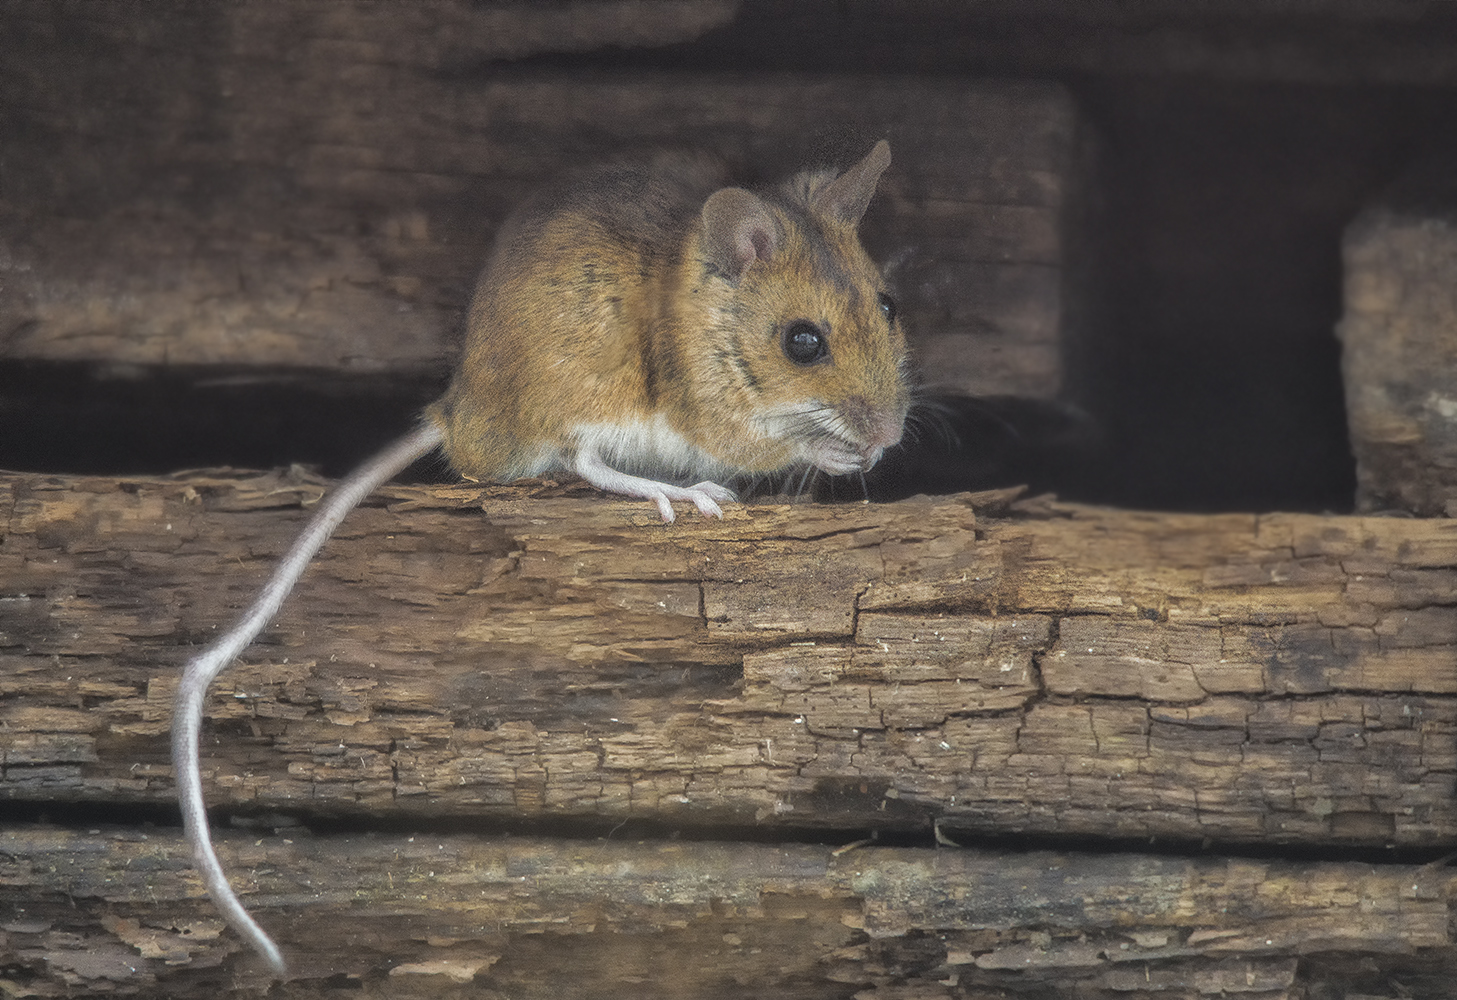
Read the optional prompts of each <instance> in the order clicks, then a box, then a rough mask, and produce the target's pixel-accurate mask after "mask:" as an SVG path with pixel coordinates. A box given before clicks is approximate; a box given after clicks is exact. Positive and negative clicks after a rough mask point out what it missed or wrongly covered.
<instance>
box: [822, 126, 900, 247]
mask: <svg viewBox="0 0 1457 1000" xmlns="http://www.w3.org/2000/svg"><path fill="white" fill-rule="evenodd" d="M888 166H890V143H888V142H886V141H885V140H884V139H881V140H880V141H879V142H877V143H876V144H875V148H874V149H872V150H871V151H870V152H869V154H868V155H866V157H865V159H863V160H861V161H860V162H859V163H857V164H855V165H854V166H853V167H851V168H850V169H849V170H847V171H845V172H844V173H843V174H841V175H840V176H839V177H836V178H835V179H834V180H833V181H831V182H830V183H829V184H827V185H825V186H824V187H823V188H821V189H820V190H819V191H818V192H816V193H815V196H814V198H813V199H811V200H810V208H811V209H813V210H814V211H815V212H816V213H817V214H819V215H825V216H829V217H830V218H832V219H837V220H839V221H840V222H844V223H847V224H849V225H852V226H858V225H860V220H861V219H862V218H864V216H865V210H866V209H867V208H869V207H870V199H871V198H872V197H873V196H874V195H875V185H876V184H878V183H879V182H880V175H881V174H883V173H885V168H886V167H888Z"/></svg>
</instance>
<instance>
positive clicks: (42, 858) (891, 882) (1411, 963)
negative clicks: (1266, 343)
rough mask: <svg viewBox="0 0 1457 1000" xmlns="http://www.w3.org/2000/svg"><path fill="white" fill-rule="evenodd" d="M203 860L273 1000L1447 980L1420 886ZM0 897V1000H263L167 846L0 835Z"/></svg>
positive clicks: (971, 860) (1069, 860) (572, 860)
mask: <svg viewBox="0 0 1457 1000" xmlns="http://www.w3.org/2000/svg"><path fill="white" fill-rule="evenodd" d="M219 851H220V854H221V856H222V859H223V862H224V864H225V865H226V866H227V867H228V868H229V869H230V870H232V871H234V872H237V873H239V876H238V877H236V878H235V882H236V884H238V886H239V888H240V889H241V890H242V891H243V892H244V894H245V898H246V900H247V901H248V903H249V905H250V906H251V907H252V908H253V909H254V911H255V912H256V913H257V914H258V916H259V917H260V919H261V920H262V921H263V923H264V924H265V925H266V926H268V927H270V928H272V929H273V930H275V931H276V932H277V933H278V935H279V939H280V942H281V944H282V945H283V947H284V950H285V952H286V953H287V954H288V956H289V960H290V963H291V966H292V967H291V970H290V978H289V979H288V981H287V982H285V983H283V984H281V985H278V986H275V987H274V989H273V990H272V991H270V992H269V993H268V995H269V996H274V997H297V998H302V997H325V996H339V995H344V994H341V993H340V992H338V991H339V990H340V988H341V987H345V986H347V987H348V991H347V995H348V996H351V997H356V998H364V1000H368V998H374V997H401V996H404V997H415V996H422V997H423V996H430V997H438V996H450V997H455V996H460V997H465V996H471V997H479V996H489V997H498V996H511V997H552V998H576V997H584V998H585V997H602V996H624V995H630V996H635V997H642V998H649V1000H651V998H657V997H663V998H667V997H678V998H682V997H722V998H727V997H742V996H756V997H766V998H780V997H783V998H789V997H796V998H804V997H837V998H849V997H851V996H854V997H856V998H860V1000H915V998H922V1000H937V998H940V1000H951V998H985V997H992V996H995V997H1000V998H1005V1000H1016V998H1027V1000H1031V998H1037V1000H1041V998H1045V997H1046V996H1048V995H1049V992H1048V991H1049V990H1052V991H1055V992H1053V993H1052V994H1051V995H1056V996H1076V997H1078V998H1081V1000H1113V998H1115V997H1116V998H1120V1000H1128V998H1136V997H1149V998H1159V1000H1169V998H1171V997H1172V998H1183V1000H1197V998H1200V997H1223V996H1229V995H1236V996H1239V997H1242V998H1247V1000H1277V998H1278V1000H1297V998H1304V997H1309V996H1337V995H1339V996H1348V995H1350V994H1349V993H1345V992H1340V993H1333V992H1323V991H1325V990H1330V989H1333V988H1335V987H1337V986H1339V987H1344V988H1346V989H1350V988H1353V987H1355V986H1357V985H1359V984H1362V983H1366V982H1369V983H1372V984H1373V985H1386V984H1389V983H1391V982H1393V981H1399V982H1400V983H1402V992H1401V994H1400V995H1401V996H1407V997H1410V996H1424V997H1425V996H1432V997H1437V996H1446V995H1448V994H1446V993H1444V992H1441V990H1442V989H1443V988H1445V987H1444V982H1445V984H1450V978H1448V979H1446V980H1445V981H1444V980H1443V979H1442V978H1441V969H1442V963H1443V962H1444V961H1445V962H1446V963H1447V964H1448V965H1450V964H1451V962H1452V959H1453V949H1452V942H1451V931H1450V927H1449V912H1450V909H1451V904H1452V900H1453V898H1454V890H1457V877H1454V876H1453V875H1452V873H1451V871H1450V869H1443V868H1437V867H1428V868H1416V867H1411V866H1404V865H1363V864H1305V865H1302V864H1294V863H1288V862H1276V861H1252V860H1240V859H1206V860H1190V859H1181V858H1168V857H1165V858H1158V857H1147V856H1138V855H1114V856H1101V857H1100V856H1093V855H1078V854H1057V853H1050V852H1037V851H1034V852H1026V853H1019V854H999V853H988V852H981V851H955V850H931V849H909V848H875V847H862V848H858V849H849V850H835V849H831V848H828V847H823V846H815V845H776V846H768V845H752V844H725V843H701V842H700V843H692V842H682V843H661V842H660V843H648V844H644V843H626V844H624V843H612V842H610V841H596V842H587V841H564V840H539V839H533V838H494V837H475V836H446V837H441V836H433V835H416V836H411V837H405V836H381V835H363V836H351V837H342V836H333V837H320V838H310V837H300V838H297V839H282V838H277V837H272V838H265V839H263V840H257V841H256V842H255V840H254V838H252V837H250V836H245V835H242V834H240V833H237V832H234V833H230V834H226V835H224V836H223V837H222V838H221V842H220V844H219ZM341 857H347V858H348V859H349V862H348V864H347V865H342V866H341V865H340V864H339V858H341ZM245 873H246V874H245ZM0 900H3V901H5V902H9V903H14V904H15V905H14V906H13V907H12V908H10V912H11V916H10V917H9V918H8V922H7V923H5V925H4V928H3V933H0V965H3V967H4V968H5V970H6V971H5V973H4V975H5V978H4V979H3V980H0V984H10V985H14V986H17V989H15V990H9V991H7V992H8V995H30V996H80V995H96V993H93V992H88V990H92V989H95V990H97V991H98V992H102V991H104V992H106V993H107V994H108V995H112V994H114V995H123V996H130V995H140V996H147V997H179V998H181V997H203V996H212V997H215V996H218V995H219V994H221V993H229V994H238V995H243V994H249V995H253V994H255V993H256V992H257V991H261V990H263V989H264V987H265V986H266V985H267V983H268V980H267V978H266V977H265V976H264V975H263V974H262V973H261V971H260V964H259V962H258V960H257V959H256V958H255V957H254V956H253V955H251V953H248V952H247V951H246V949H244V948H243V946H242V945H241V944H240V943H239V942H238V941H237V939H236V938H235V937H234V936H233V935H232V934H230V933H226V932H224V931H223V929H222V925H221V922H220V921H219V920H218V919H217V917H216V915H215V914H214V913H213V911H212V910H211V908H210V906H209V904H208V903H207V901H206V899H205V898H204V897H203V895H202V890H201V886H200V884H199V883H198V881H197V879H196V878H195V877H194V876H193V874H192V872H191V870H190V868H189V867H188V864H187V848H186V845H185V844H184V843H183V842H182V840H181V838H180V837H179V836H178V835H177V833H176V832H175V831H151V832H147V833H142V832H139V831H134V830H133V831H101V830H93V831H90V832H89V833H82V832H75V831H61V830H51V829H42V828H37V827H19V828H12V829H8V830H6V831H3V832H0ZM1297 956H1305V957H1304V958H1303V959H1301V958H1297ZM1423 984H1426V987H1424V985H1423ZM1427 987H1430V988H1435V989H1436V992H1430V991H1428V988H1427ZM482 989H484V990H487V991H492V990H494V991H499V992H486V993H481V992H479V991H480V990H482ZM25 991H29V992H25ZM1372 995H1378V994H1372ZM1379 995H1381V996H1386V995H1388V994H1385V993H1382V994H1379Z"/></svg>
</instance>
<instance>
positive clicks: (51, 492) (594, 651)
mask: <svg viewBox="0 0 1457 1000" xmlns="http://www.w3.org/2000/svg"><path fill="white" fill-rule="evenodd" d="M3 488H4V490H5V494H4V496H5V497H6V498H7V499H6V501H5V502H6V504H7V507H6V509H8V517H7V522H8V528H7V531H6V535H5V541H4V544H3V547H0V581H3V586H4V590H5V592H4V595H3V603H0V647H3V653H0V664H3V675H0V683H3V684H4V688H3V694H4V696H5V701H4V707H3V722H4V726H5V730H4V732H5V742H4V744H3V747H4V766H5V781H4V783H3V785H0V794H3V795H4V796H6V797H7V798H10V799H12V800H42V801H76V800H82V801H100V800H105V801H130V802H154V803H155V802H168V801H170V798H171V796H172V781H171V774H170V768H169V765H168V761H167V756H166V739H165V736H166V731H167V726H168V711H169V707H170V702H171V697H172V693H173V691H174V689H175V684H176V677H177V674H178V670H179V667H180V665H181V663H182V662H183V661H184V660H185V659H186V658H187V657H188V656H189V655H190V653H191V652H192V651H193V650H195V649H196V648H197V646H198V645H199V644H200V643H202V642H205V641H206V640H207V639H208V638H209V637H210V636H212V635H213V634H215V632H216V630H217V629H219V628H220V627H222V626H223V625H225V624H226V623H227V622H229V621H230V620H231V619H232V617H233V616H235V615H236V614H237V612H238V611H239V609H241V607H243V606H244V605H245V604H246V603H247V602H248V601H250V600H251V599H252V596H253V594H254V591H255V590H256V588H257V587H258V585H259V583H260V582H261V581H262V579H263V577H264V575H265V574H266V573H267V572H268V570H269V569H270V567H271V565H272V563H273V561H274V559H275V558H276V557H277V556H278V554H279V553H280V552H281V551H282V550H283V548H284V547H285V546H286V545H287V544H288V541H289V540H290V538H291V537H292V535H293V533H294V532H295V531H296V530H297V528H298V526H299V523H300V521H301V520H302V518H303V517H304V513H303V511H301V510H300V509H298V506H297V505H298V504H299V503H300V502H308V501H310V500H312V499H313V498H315V497H317V496H318V494H319V490H320V487H319V485H318V484H317V483H311V482H307V481H287V480H285V479H281V478H278V477H275V476H258V477H244V476H234V477H229V476H207V475H198V476H193V477H190V478H189V477H185V476H184V477H179V478H176V479H172V480H165V479H159V480H127V481H111V480H95V479H58V478H48V477H41V476H20V475H13V476H7V477H5V479H4V480H3ZM529 492H530V491H528V490H523V489H516V490H510V489H495V490H482V489H475V488H469V489H461V488H450V489H444V488H437V489H425V488H398V489H393V490H391V491H389V494H388V497H389V499H388V502H384V501H380V502H377V503H376V505H375V506H372V507H368V508H366V509H363V510H361V511H359V512H357V513H356V514H355V515H353V516H351V518H350V519H349V520H348V521H347V522H346V523H345V525H344V527H343V528H342V529H341V531H340V532H339V534H338V536H337V537H335V538H334V539H333V540H332V541H330V543H329V544H328V546H326V548H325V550H324V553H323V554H322V556H321V558H320V559H319V560H318V562H317V564H316V565H315V566H314V567H313V568H311V569H310V571H309V572H308V574H307V575H306V576H305V578H304V580H303V582H302V584H301V585H300V587H299V589H298V591H297V592H296V593H295V594H294V595H293V597H292V598H291V599H290V601H289V602H288V604H287V605H286V606H285V608H284V610H283V612H282V614H281V615H280V617H279V619H278V621H277V622H276V623H275V624H274V625H273V627H271V628H270V629H268V630H267V631H266V632H265V634H264V635H263V636H262V637H261V639H260V641H259V642H258V643H256V644H255V645H254V646H253V647H252V648H251V649H250V650H248V652H247V653H246V654H245V655H244V657H243V658H242V660H241V661H240V662H239V663H238V664H237V665H235V666H234V667H233V668H232V669H230V670H229V671H228V672H226V673H225V674H224V675H223V676H222V678H221V679H220V680H219V681H218V683H217V684H216V685H215V686H214V689H213V693H212V697H211V698H210V700H209V703H208V715H209V720H210V721H209V723H208V725H207V727H206V729H205V731H204V747H203V762H204V768H205V771H206V774H205V782H206V784H207V788H208V797H209V801H210V802H211V803H212V804H214V805H222V806H229V805H230V806H240V805H247V806H250V807H254V808H267V809H302V810H306V811H308V812H310V813H326V814H332V815H348V816H361V815H369V816H373V817H378V816H381V815H395V816H409V815H429V816H450V815H455V816H472V817H480V816H497V817H501V818H506V817H511V818H519V817H522V816H561V817H587V816H595V817H604V818H613V819H627V818H642V819H651V820H657V821H665V822H670V823H675V824H678V823H683V824H690V825H700V824H703V825H707V824H724V823H731V824H767V825H781V826H790V827H806V826H808V827H828V828H835V827H855V828H860V827H872V828H879V829H901V830H915V829H925V828H927V825H928V824H929V823H931V822H932V820H933V819H934V820H935V821H937V822H938V823H939V824H940V825H941V827H942V828H943V829H955V828H962V829H966V830H970V831H976V832H981V833H997V834H1014V833H1016V834H1020V833H1037V834H1093V835H1098V836H1106V837H1120V838H1122V837H1140V838H1147V837H1155V838H1165V839H1169V838H1172V839H1176V840H1194V841H1202V840H1204V839H1210V838H1212V839H1216V840H1219V841H1222V842H1226V843H1232V842H1243V843H1251V844H1265V845H1268V844H1272V843H1285V844H1301V843H1305V844H1311V843H1320V844H1327V845H1328V844H1332V843H1340V844H1349V845H1367V846H1385V845H1404V846H1423V845H1440V844H1447V843H1451V842H1452V840H1453V837H1454V834H1457V801H1454V797H1453V794H1452V791H1453V778H1454V771H1457V745H1454V733H1457V614H1454V612H1453V610H1452V607H1451V601H1452V595H1453V594H1454V593H1457V523H1453V522H1446V521H1414V520H1399V519H1380V518H1359V517H1349V518H1333V517H1315V516H1304V515H1267V516H1258V517H1257V516H1252V515H1248V516H1247V515H1221V516H1212V517H1207V516H1185V515H1166V514H1160V515H1151V514H1139V513H1128V512H1118V511H1106V510H1095V509H1088V508H1077V507H1070V506H1045V507H1043V508H1033V509H1030V510H1028V511H1024V512H1021V513H1017V514H1015V516H1010V517H1003V518H1000V519H993V518H988V517H986V516H981V517H978V515H977V513H976V512H975V510H974V508H973V503H972V502H969V501H968V500H967V499H966V498H951V499H941V500H934V501H933V500H927V499H917V500H911V501H906V502H903V503H898V504H892V505H884V506H868V505H847V506H842V507H830V506H816V505H812V504H797V505H774V504H764V505H743V506H735V507H733V508H732V509H730V510H729V511H728V513H727V516H726V517H725V519H724V520H723V521H721V522H720V521H703V520H700V519H698V518H695V517H686V516H685V517H683V518H681V519H680V520H679V522H678V523H677V524H674V525H669V526H664V525H662V524H659V523H656V515H655V514H654V512H653V511H652V510H651V509H650V508H649V507H648V506H647V505H644V504H637V503H633V502H617V501H608V500H602V499H599V498H593V499H591V500H588V501H584V500H581V499H578V498H577V497H575V496H573V495H570V494H571V491H569V490H563V489H538V490H537V491H536V492H537V493H539V494H543V495H538V496H532V495H529ZM553 494H555V495H553ZM994 499H998V498H994ZM999 499H1003V500H1004V499H1005V498H999ZM483 508H484V509H483Z"/></svg>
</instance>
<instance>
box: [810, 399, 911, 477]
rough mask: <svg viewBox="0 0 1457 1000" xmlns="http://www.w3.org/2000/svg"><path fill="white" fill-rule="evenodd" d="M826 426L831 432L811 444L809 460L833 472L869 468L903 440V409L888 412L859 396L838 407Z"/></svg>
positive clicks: (841, 472) (865, 469) (838, 472)
mask: <svg viewBox="0 0 1457 1000" xmlns="http://www.w3.org/2000/svg"><path fill="white" fill-rule="evenodd" d="M826 424H827V425H828V426H825V427H824V428H823V430H824V431H828V432H829V433H828V434H825V435H824V436H822V437H820V438H818V439H817V440H816V441H815V442H814V443H813V444H812V445H811V446H810V455H809V458H810V461H812V462H813V463H814V464H815V465H817V466H818V467H819V468H821V469H823V470H824V471H826V472H828V473H831V474H832V475H844V474H845V473H847V472H868V471H869V470H870V469H871V468H872V467H874V465H875V463H876V462H879V461H880V458H881V456H882V455H884V454H885V449H887V448H890V447H893V446H895V445H896V444H899V443H900V439H901V434H902V433H903V431H904V428H905V413H904V411H895V412H886V411H884V410H880V409H878V408H876V407H874V406H872V405H871V404H870V403H869V402H868V401H867V400H865V399H861V398H859V397H856V398H854V399H850V400H847V401H846V402H845V403H843V404H842V405H840V406H839V407H837V408H836V409H835V411H834V415H833V417H831V418H830V419H829V420H827V421H826Z"/></svg>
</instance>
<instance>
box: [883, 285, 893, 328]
mask: <svg viewBox="0 0 1457 1000" xmlns="http://www.w3.org/2000/svg"><path fill="white" fill-rule="evenodd" d="M880 314H881V315H882V316H884V317H885V321H886V322H887V323H892V324H893V323H895V299H893V298H891V297H890V296H889V295H886V294H885V293H884V292H881V293H880Z"/></svg>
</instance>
